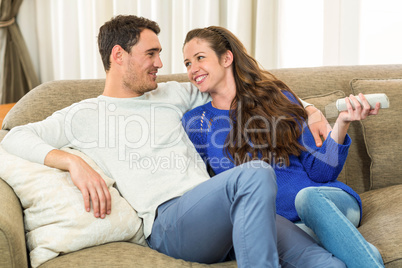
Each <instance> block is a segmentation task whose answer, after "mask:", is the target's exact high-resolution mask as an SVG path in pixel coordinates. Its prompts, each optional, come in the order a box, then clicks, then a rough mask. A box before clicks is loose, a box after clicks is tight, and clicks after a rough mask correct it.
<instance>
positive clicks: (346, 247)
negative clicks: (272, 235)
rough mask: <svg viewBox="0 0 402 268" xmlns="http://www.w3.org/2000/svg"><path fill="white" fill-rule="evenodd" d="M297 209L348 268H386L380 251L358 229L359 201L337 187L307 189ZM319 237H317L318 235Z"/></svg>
mask: <svg viewBox="0 0 402 268" xmlns="http://www.w3.org/2000/svg"><path fill="white" fill-rule="evenodd" d="M295 206H296V210H297V212H298V214H299V217H300V218H301V220H302V222H303V223H304V224H305V225H306V226H307V227H308V228H310V229H311V230H309V229H307V230H306V229H305V228H304V227H303V226H300V227H301V228H302V229H303V230H306V231H307V232H308V233H309V234H311V232H310V231H312V232H313V234H311V235H312V236H313V237H314V238H316V239H317V240H318V242H319V243H321V244H322V245H323V246H324V247H325V248H326V249H327V250H328V251H329V252H332V253H333V254H334V255H335V256H336V257H338V258H339V259H341V260H342V261H343V262H344V263H345V264H346V265H347V267H348V268H355V267H356V268H361V267H365V268H370V267H384V264H383V261H382V258H381V254H380V253H379V252H378V250H377V248H375V247H374V246H373V245H371V244H370V243H368V242H367V241H366V240H365V239H364V237H363V236H362V235H361V234H360V232H359V231H358V230H357V228H356V227H357V226H358V225H359V221H360V208H359V205H358V203H357V201H356V199H355V198H354V197H353V196H351V195H350V194H348V193H346V192H345V191H343V190H342V189H339V188H335V187H324V186H322V187H307V188H304V189H302V190H301V191H300V192H299V193H298V194H297V196H296V200H295ZM314 234H315V235H314Z"/></svg>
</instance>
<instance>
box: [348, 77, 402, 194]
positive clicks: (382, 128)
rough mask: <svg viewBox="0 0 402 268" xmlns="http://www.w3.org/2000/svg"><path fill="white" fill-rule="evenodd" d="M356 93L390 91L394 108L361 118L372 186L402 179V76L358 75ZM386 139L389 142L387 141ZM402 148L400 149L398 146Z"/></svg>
mask: <svg viewBox="0 0 402 268" xmlns="http://www.w3.org/2000/svg"><path fill="white" fill-rule="evenodd" d="M351 88H352V92H353V94H354V95H357V94H359V93H363V94H372V93H382V92H384V90H386V94H387V96H388V98H389V100H390V108H389V109H382V110H380V113H379V114H378V115H376V116H373V117H369V118H367V119H366V120H363V121H361V124H362V125H363V131H364V139H365V143H366V146H367V150H368V154H369V156H370V158H371V161H372V162H371V167H370V180H371V189H378V188H382V187H385V186H389V185H395V184H400V183H401V182H402V165H401V164H400V163H402V150H401V141H402V79H378V80H376V79H354V80H352V81H351ZM384 141H385V142H384ZM398 148H399V149H398Z"/></svg>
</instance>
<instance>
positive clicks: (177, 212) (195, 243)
mask: <svg viewBox="0 0 402 268" xmlns="http://www.w3.org/2000/svg"><path fill="white" fill-rule="evenodd" d="M276 190H277V186H276V177H275V173H274V171H273V170H272V168H271V167H270V166H269V165H267V164H266V163H263V162H261V161H252V162H249V163H246V164H244V165H241V166H238V167H236V168H233V169H230V170H228V171H226V172H223V173H221V174H219V175H217V176H215V177H213V178H211V179H210V180H208V181H206V182H204V183H202V184H200V185H198V186H197V187H195V188H194V189H192V190H191V191H189V192H187V193H185V194H184V195H183V196H181V197H180V198H177V199H175V200H173V201H171V202H168V203H167V204H166V205H162V206H161V207H160V209H158V216H157V218H156V221H155V223H154V226H153V228H152V234H151V236H150V238H149V239H148V241H149V244H150V246H151V247H152V248H154V249H156V250H158V251H159V252H162V253H165V254H167V255H169V256H172V257H175V258H181V259H184V260H188V261H195V262H201V263H215V262H220V261H224V260H225V259H226V257H227V255H228V253H229V251H230V250H231V249H232V246H234V249H235V252H236V258H237V263H238V267H279V262H278V261H279V259H278V251H277V248H276V226H275V218H276V211H275V199H276Z"/></svg>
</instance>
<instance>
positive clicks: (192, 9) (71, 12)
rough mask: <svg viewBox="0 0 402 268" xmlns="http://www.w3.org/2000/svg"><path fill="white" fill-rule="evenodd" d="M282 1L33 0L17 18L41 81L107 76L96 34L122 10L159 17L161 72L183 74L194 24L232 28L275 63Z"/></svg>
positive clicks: (251, 48)
mask: <svg viewBox="0 0 402 268" xmlns="http://www.w3.org/2000/svg"><path fill="white" fill-rule="evenodd" d="M276 6H277V0H250V1H244V0H218V1H217V0H203V1H192V0H85V1H80V0H68V1H53V0H30V1H25V3H24V5H23V6H22V7H21V11H20V16H19V17H18V20H19V23H20V25H21V29H22V31H23V34H24V36H25V38H26V39H27V40H29V41H27V42H28V43H29V44H30V46H29V50H30V53H31V55H32V57H33V60H34V64H35V68H36V69H37V70H38V75H39V77H40V80H41V82H45V81H49V80H58V79H78V78H82V79H86V78H101V77H104V70H103V66H102V64H101V60H100V57H99V55H98V54H99V53H98V48H97V43H96V37H97V34H98V30H99V27H100V26H101V25H102V24H103V23H104V22H105V21H107V20H109V19H110V18H112V17H113V16H115V15H117V14H134V15H137V16H143V17H147V18H149V19H152V20H155V21H156V22H158V24H159V25H160V27H161V33H160V35H159V39H160V41H161V44H162V48H163V51H162V53H161V57H162V61H163V63H164V67H163V68H162V69H161V70H160V71H159V74H166V73H180V72H184V71H185V68H184V65H183V57H182V51H181V50H182V45H183V40H184V37H185V35H186V33H187V32H188V31H189V30H191V29H193V28H195V27H206V26H210V25H221V26H224V27H227V28H229V29H230V30H232V31H233V32H234V33H235V34H236V35H237V36H238V37H239V38H240V39H241V40H242V42H244V44H245V45H246V47H247V49H248V50H249V52H250V53H252V54H253V55H258V60H259V61H260V63H261V64H262V65H263V66H264V67H266V68H271V67H275V65H276V62H275V60H276V57H275V55H276V44H275V40H276V38H275V34H276V20H277V17H276V15H275V10H276Z"/></svg>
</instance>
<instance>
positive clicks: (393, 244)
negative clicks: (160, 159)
mask: <svg viewBox="0 0 402 268" xmlns="http://www.w3.org/2000/svg"><path fill="white" fill-rule="evenodd" d="M360 196H361V199H362V202H363V218H362V221H361V225H360V227H359V231H360V232H361V234H362V235H363V236H364V238H366V239H367V241H369V242H370V243H372V244H373V245H374V246H376V247H377V248H378V250H379V251H380V253H381V255H382V258H383V260H384V263H385V264H387V267H402V258H401V253H402V228H400V226H401V222H402V213H401V197H402V185H395V186H390V187H386V188H382V189H378V190H373V191H368V192H365V193H363V194H361V195H360ZM398 226H399V227H398ZM397 227H398V228H397Z"/></svg>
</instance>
